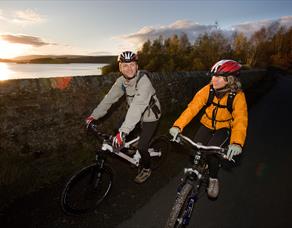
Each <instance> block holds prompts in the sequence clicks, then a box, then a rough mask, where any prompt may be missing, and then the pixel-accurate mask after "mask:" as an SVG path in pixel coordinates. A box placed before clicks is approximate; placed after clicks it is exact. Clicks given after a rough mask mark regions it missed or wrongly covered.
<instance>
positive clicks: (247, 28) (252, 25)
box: [231, 16, 292, 36]
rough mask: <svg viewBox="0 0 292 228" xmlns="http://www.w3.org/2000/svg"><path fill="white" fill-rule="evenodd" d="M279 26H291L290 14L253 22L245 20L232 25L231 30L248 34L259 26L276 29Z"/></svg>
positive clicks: (291, 17) (258, 28)
mask: <svg viewBox="0 0 292 228" xmlns="http://www.w3.org/2000/svg"><path fill="white" fill-rule="evenodd" d="M281 26H283V27H286V28H289V27H291V26H292V16H284V17H281V18H279V19H276V20H260V21H254V22H245V23H242V24H238V25H234V26H232V28H231V29H232V30H233V31H238V32H243V33H244V34H246V35H247V36H250V35H251V34H253V33H254V32H256V31H258V30H260V29H261V28H263V27H264V28H270V29H272V30H273V31H277V30H278V29H279V28H280V27H281Z"/></svg>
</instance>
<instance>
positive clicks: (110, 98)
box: [91, 71, 161, 134]
mask: <svg viewBox="0 0 292 228" xmlns="http://www.w3.org/2000/svg"><path fill="white" fill-rule="evenodd" d="M137 82H138V83H137ZM124 94H126V99H127V103H128V105H129V108H128V111H127V114H126V117H125V120H124V122H123V124H122V126H121V127H120V129H119V131H121V132H125V133H126V134H129V133H130V132H131V131H132V130H133V129H134V128H135V126H136V124H137V123H138V122H140V121H142V122H152V121H157V120H158V119H159V118H160V116H161V112H159V113H158V114H157V113H156V114H155V113H154V111H153V109H152V108H151V107H150V101H155V105H156V106H157V107H158V108H159V110H161V106H160V103H159V100H158V98H157V96H156V94H155V89H154V88H153V86H152V83H151V81H150V79H149V78H148V77H147V75H146V74H145V73H142V72H140V71H138V72H137V76H136V77H135V78H133V79H131V80H130V81H127V80H126V79H125V78H124V77H123V76H121V77H119V78H118V79H117V80H116V82H115V83H114V85H113V86H112V88H111V89H110V91H109V92H108V93H107V95H106V96H105V97H104V98H103V100H102V101H101V102H100V104H99V105H98V106H97V107H96V108H95V109H94V110H93V112H92V114H91V115H92V116H93V117H94V119H99V118H101V117H103V116H104V115H105V114H107V112H108V110H109V108H110V107H111V106H112V104H114V103H115V102H117V101H118V100H119V99H120V98H121V97H122V96H123V95H124ZM151 98H152V99H151Z"/></svg>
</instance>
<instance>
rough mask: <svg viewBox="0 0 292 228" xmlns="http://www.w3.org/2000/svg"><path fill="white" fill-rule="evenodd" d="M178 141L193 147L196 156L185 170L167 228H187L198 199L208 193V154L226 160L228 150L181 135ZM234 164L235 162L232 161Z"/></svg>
mask: <svg viewBox="0 0 292 228" xmlns="http://www.w3.org/2000/svg"><path fill="white" fill-rule="evenodd" d="M178 141H181V143H187V144H189V145H190V146H191V148H192V150H193V151H194V154H193V156H192V158H193V165H192V167H191V168H185V169H184V177H183V178H182V179H181V183H180V184H179V186H178V188H177V195H176V199H175V202H174V204H173V207H172V209H171V212H170V215H169V217H168V219H167V222H166V225H165V228H173V227H175V228H178V227H186V226H187V225H188V224H189V222H190V219H191V215H192V212H193V209H194V206H195V204H196V202H197V201H198V199H199V198H200V197H201V196H202V195H203V194H204V193H205V192H206V188H207V186H208V183H209V170H208V165H207V159H206V155H207V154H216V155H218V156H219V157H221V158H222V159H226V154H225V153H226V150H227V149H226V148H221V147H217V146H203V145H201V144H197V143H195V142H193V141H192V140H191V139H190V138H188V137H186V136H184V135H182V134H179V135H178ZM232 161H233V162H234V160H232Z"/></svg>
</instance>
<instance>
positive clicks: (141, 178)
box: [134, 168, 151, 184]
mask: <svg viewBox="0 0 292 228" xmlns="http://www.w3.org/2000/svg"><path fill="white" fill-rule="evenodd" d="M150 175H151V169H145V168H142V169H141V171H140V172H139V173H138V175H137V176H136V177H135V179H134V181H135V182H136V183H138V184H141V183H143V182H145V181H146V180H147V179H148V177H150Z"/></svg>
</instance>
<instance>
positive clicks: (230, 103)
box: [227, 92, 237, 114]
mask: <svg viewBox="0 0 292 228" xmlns="http://www.w3.org/2000/svg"><path fill="white" fill-rule="evenodd" d="M236 94H237V93H235V92H230V93H229V94H228V98H227V109H228V111H229V112H230V114H232V112H233V108H232V106H233V101H234V98H235V96H236Z"/></svg>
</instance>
